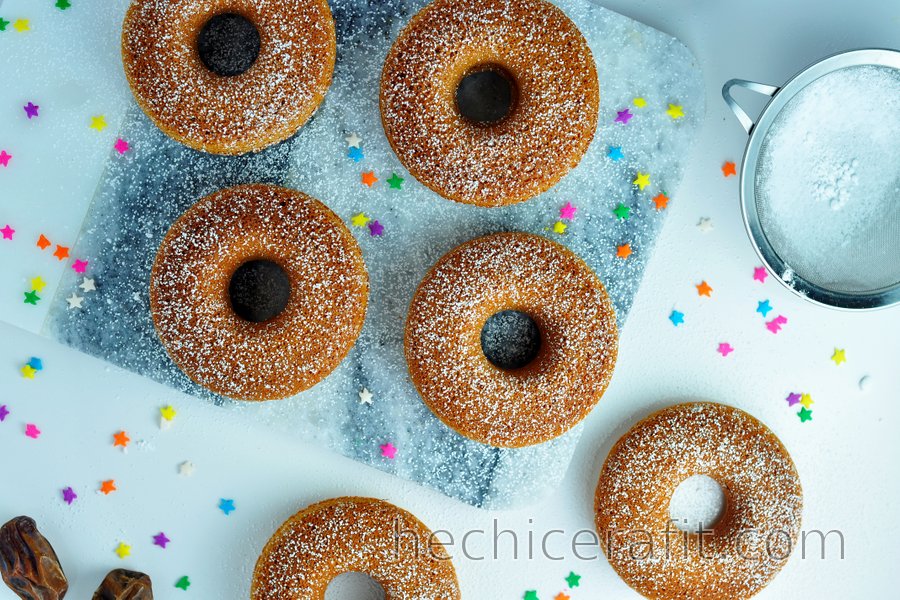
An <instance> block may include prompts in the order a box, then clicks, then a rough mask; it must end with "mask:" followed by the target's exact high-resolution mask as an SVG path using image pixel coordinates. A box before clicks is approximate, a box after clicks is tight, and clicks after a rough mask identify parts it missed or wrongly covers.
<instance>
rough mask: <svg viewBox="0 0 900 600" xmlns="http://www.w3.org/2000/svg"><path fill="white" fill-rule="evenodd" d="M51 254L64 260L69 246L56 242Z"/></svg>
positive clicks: (67, 255)
mask: <svg viewBox="0 0 900 600" xmlns="http://www.w3.org/2000/svg"><path fill="white" fill-rule="evenodd" d="M53 256H55V257H56V259H57V260H66V259H67V258H69V248H68V247H67V246H60V245H59V244H57V245H56V250H54V251H53Z"/></svg>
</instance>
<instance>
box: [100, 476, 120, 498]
mask: <svg viewBox="0 0 900 600" xmlns="http://www.w3.org/2000/svg"><path fill="white" fill-rule="evenodd" d="M115 491H117V488H116V480H115V479H107V480H106V481H101V482H100V493H101V494H103V495H104V496H109V495H110V494H112V493H113V492H115Z"/></svg>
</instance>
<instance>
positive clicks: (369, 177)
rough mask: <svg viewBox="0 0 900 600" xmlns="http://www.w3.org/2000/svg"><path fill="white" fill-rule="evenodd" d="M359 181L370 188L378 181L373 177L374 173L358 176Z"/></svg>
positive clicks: (369, 172)
mask: <svg viewBox="0 0 900 600" xmlns="http://www.w3.org/2000/svg"><path fill="white" fill-rule="evenodd" d="M360 180H361V181H362V183H363V185H366V186H368V187H372V186H373V185H375V182H377V181H378V178H377V177H375V172H374V171H366V172H365V173H363V174H362V175H360Z"/></svg>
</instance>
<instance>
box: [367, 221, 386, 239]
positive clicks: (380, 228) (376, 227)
mask: <svg viewBox="0 0 900 600" xmlns="http://www.w3.org/2000/svg"><path fill="white" fill-rule="evenodd" d="M369 235H370V236H372V237H380V236H382V235H384V225H382V224H381V223H379V222H378V220H377V219H376V220H374V221H372V222H371V223H369Z"/></svg>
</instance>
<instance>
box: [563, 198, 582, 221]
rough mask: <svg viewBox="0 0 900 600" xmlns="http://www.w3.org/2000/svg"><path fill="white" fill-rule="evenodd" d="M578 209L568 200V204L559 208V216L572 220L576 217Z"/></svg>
mask: <svg viewBox="0 0 900 600" xmlns="http://www.w3.org/2000/svg"><path fill="white" fill-rule="evenodd" d="M577 210H578V208H576V207H575V206H573V205H572V203H571V202H566V204H565V205H564V206H563V207H562V208H560V209H559V218H560V219H565V220H567V221H571V220H572V219H574V218H575V212H576V211H577Z"/></svg>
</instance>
